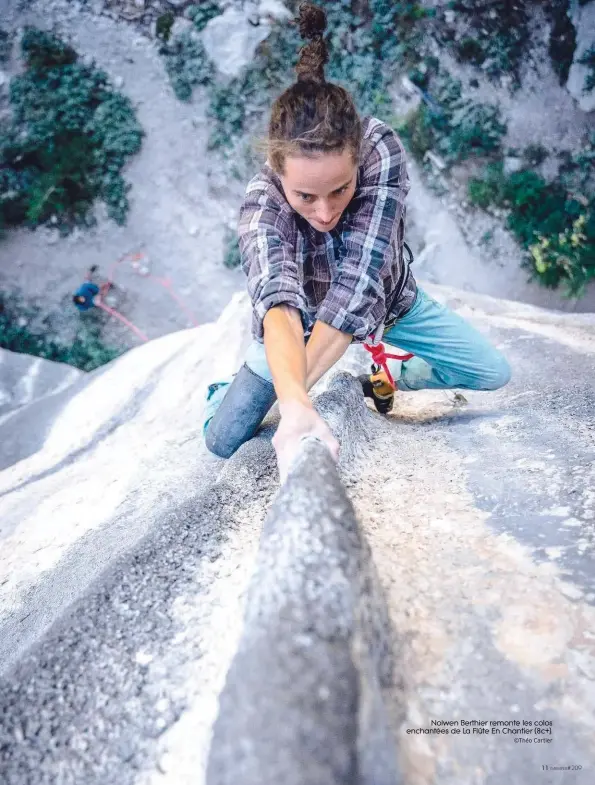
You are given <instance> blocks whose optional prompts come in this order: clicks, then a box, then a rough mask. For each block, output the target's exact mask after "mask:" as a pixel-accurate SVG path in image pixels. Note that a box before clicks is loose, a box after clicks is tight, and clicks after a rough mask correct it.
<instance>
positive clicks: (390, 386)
mask: <svg viewBox="0 0 595 785" xmlns="http://www.w3.org/2000/svg"><path fill="white" fill-rule="evenodd" d="M403 245H404V247H405V248H406V249H407V252H408V254H409V260H408V264H412V262H413V254H412V252H411V248H409V246H408V245H407V243H403ZM386 326H387V325H381V326H380V327H379V329H378V330H377V331H376V333H375V334H374V335H372V336H370V338H371V339H372V340H371V341H370V340H368V342H366V343H364V344H363V346H364V349H366V350H367V351H368V352H369V353H370V354H371V355H372V373H371V375H370V376H362V377H360V381H361V383H362V386H363V388H364V395H365V396H366V397H368V398H371V399H372V400H373V401H374V405H375V407H376V409H377V411H379V412H381V413H382V414H386V413H387V412H389V411H390V410H391V409H392V407H393V401H394V396H395V390H396V387H397V385H396V383H395V380H394V378H393V375H392V374H391V372H390V370H389V367H388V363H387V360H401V361H402V362H404V361H405V360H410V359H411V358H412V357H413V356H414V355H413V354H411V353H407V354H389V353H388V352H387V351H386V350H385V348H384V344H383V343H382V336H383V334H384V330H385V327H386ZM390 326H392V323H391V324H390Z"/></svg>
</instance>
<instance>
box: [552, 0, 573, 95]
mask: <svg viewBox="0 0 595 785" xmlns="http://www.w3.org/2000/svg"><path fill="white" fill-rule="evenodd" d="M569 5H570V3H569V0H561V2H558V3H552V7H551V9H550V19H551V25H552V28H551V32H550V40H549V54H550V58H551V60H552V66H553V68H554V71H555V72H556V73H557V75H558V79H559V80H560V84H565V83H566V81H567V80H568V74H569V72H570V66H571V65H572V60H573V58H574V50H575V49H576V30H575V29H574V25H573V24H572V22H571V20H570V17H569V16H568V9H569Z"/></svg>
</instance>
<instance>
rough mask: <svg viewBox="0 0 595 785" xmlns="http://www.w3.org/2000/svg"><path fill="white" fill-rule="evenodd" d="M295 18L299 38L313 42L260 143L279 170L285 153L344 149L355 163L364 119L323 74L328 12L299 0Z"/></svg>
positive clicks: (346, 95) (282, 170)
mask: <svg viewBox="0 0 595 785" xmlns="http://www.w3.org/2000/svg"><path fill="white" fill-rule="evenodd" d="M295 22H296V23H297V24H298V25H299V31H300V35H301V37H302V38H304V39H308V40H309V43H308V44H306V46H303V47H302V49H301V50H300V54H299V57H298V62H297V65H296V67H295V70H296V72H297V81H296V82H295V84H293V85H292V86H291V87H289V88H287V90H285V92H283V93H281V95H280V96H279V97H278V98H277V99H276V100H275V102H274V103H273V106H272V109H271V117H270V120H269V128H268V138H267V139H265V140H263V141H262V142H261V143H260V144H259V145H258V147H259V149H261V150H262V151H265V152H266V153H267V155H268V160H269V163H270V165H271V167H272V169H273V170H274V171H275V172H276V173H277V174H278V175H284V174H285V158H286V157H287V156H291V155H294V156H308V157H310V158H315V157H318V156H319V155H320V154H325V153H335V154H338V155H340V154H341V153H342V152H343V150H344V149H346V148H347V149H349V150H350V152H351V155H352V158H353V163H354V164H356V165H357V164H358V163H359V155H360V146H361V141H362V124H361V120H360V118H359V115H358V113H357V109H356V108H355V104H354V102H353V98H352V97H351V96H350V94H349V93H348V92H347V90H345V89H344V88H343V87H340V86H339V85H336V84H332V83H331V82H327V81H326V79H325V77H324V66H325V64H326V63H328V60H329V55H328V48H327V45H326V42H325V40H324V37H323V33H324V31H325V30H326V25H327V19H326V13H325V12H324V10H323V9H322V8H320V6H317V5H314V4H313V3H308V2H305V3H301V4H300V6H299V17H298V18H297V19H296V20H295Z"/></svg>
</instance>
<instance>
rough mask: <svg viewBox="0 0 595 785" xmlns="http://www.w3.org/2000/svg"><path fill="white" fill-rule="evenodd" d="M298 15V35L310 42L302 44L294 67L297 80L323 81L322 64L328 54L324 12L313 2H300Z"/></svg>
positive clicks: (326, 61)
mask: <svg viewBox="0 0 595 785" xmlns="http://www.w3.org/2000/svg"><path fill="white" fill-rule="evenodd" d="M299 12H300V15H299V17H298V19H297V24H298V26H299V30H300V35H301V37H302V38H304V39H306V40H308V41H309V42H310V43H308V44H306V46H304V47H303V48H302V49H301V51H300V54H299V57H298V62H297V65H296V67H295V70H296V73H297V81H298V82H307V81H310V82H317V83H318V84H322V83H324V82H325V77H324V66H325V64H326V63H328V60H329V55H328V48H327V45H326V42H325V40H324V38H323V33H324V31H325V30H326V23H327V20H326V13H325V11H324V9H322V8H321V7H320V6H318V5H314V3H301V4H300V6H299Z"/></svg>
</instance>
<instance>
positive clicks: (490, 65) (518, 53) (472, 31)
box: [439, 0, 530, 84]
mask: <svg viewBox="0 0 595 785" xmlns="http://www.w3.org/2000/svg"><path fill="white" fill-rule="evenodd" d="M529 7H530V3H529V2H528V0H515V2H511V0H489V2H486V1H485V0H458V1H457V2H451V3H450V4H449V8H451V9H452V10H454V11H455V12H457V13H458V14H459V16H461V17H463V18H464V23H465V26H466V27H467V28H468V29H469V34H468V35H467V36H466V37H465V38H464V39H463V40H462V41H461V42H457V41H456V39H455V37H454V35H453V34H452V31H450V30H449V26H448V25H447V24H446V22H442V24H441V29H440V30H439V35H440V36H441V37H442V40H443V41H444V43H445V44H446V45H447V46H449V47H450V48H451V49H452V51H453V53H454V54H455V56H456V57H458V58H459V59H460V60H463V61H466V62H471V63H473V64H475V65H478V66H479V65H481V66H482V69H483V70H484V73H486V74H487V75H488V76H490V77H492V78H498V77H500V76H501V75H502V74H511V75H512V76H513V78H514V80H515V82H516V83H517V84H519V81H520V79H519V71H520V67H521V64H522V61H523V58H524V55H525V52H526V51H527V47H528V44H529V40H530V36H529V19H530V15H529Z"/></svg>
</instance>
